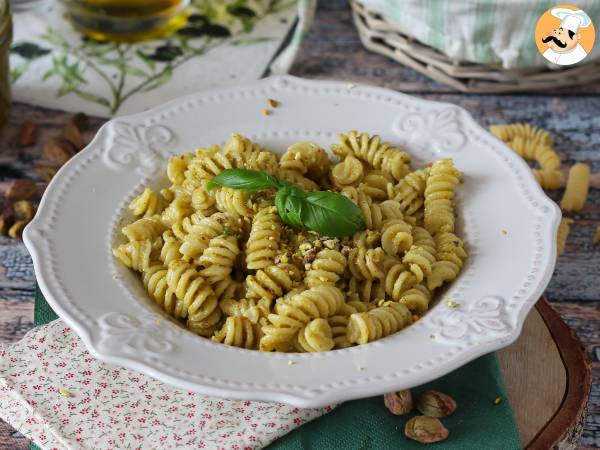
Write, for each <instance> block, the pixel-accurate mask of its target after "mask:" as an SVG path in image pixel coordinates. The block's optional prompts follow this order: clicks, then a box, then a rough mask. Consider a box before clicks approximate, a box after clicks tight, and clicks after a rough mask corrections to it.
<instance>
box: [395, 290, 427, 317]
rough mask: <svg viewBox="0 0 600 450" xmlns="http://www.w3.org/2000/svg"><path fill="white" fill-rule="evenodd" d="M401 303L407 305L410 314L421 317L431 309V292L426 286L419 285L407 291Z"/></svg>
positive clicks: (401, 298)
mask: <svg viewBox="0 0 600 450" xmlns="http://www.w3.org/2000/svg"><path fill="white" fill-rule="evenodd" d="M399 301H400V303H402V304H403V305H405V306H406V307H407V308H408V309H409V310H410V312H412V313H414V314H417V315H419V316H420V315H422V314H424V313H425V312H426V311H427V309H428V308H429V302H430V301H431V292H429V289H427V288H426V287H425V286H424V285H422V284H417V285H415V286H413V287H412V288H410V289H408V290H407V291H405V292H404V293H403V294H402V297H400V300H399Z"/></svg>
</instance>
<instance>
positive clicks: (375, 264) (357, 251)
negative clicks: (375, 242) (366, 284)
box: [348, 247, 385, 280]
mask: <svg viewBox="0 0 600 450" xmlns="http://www.w3.org/2000/svg"><path fill="white" fill-rule="evenodd" d="M383 259H384V251H383V249H382V248H381V247H377V248H370V249H365V248H354V249H352V250H350V253H349V254H348V267H349V268H350V272H351V273H352V275H353V276H354V277H355V278H357V279H359V280H372V279H374V278H379V279H381V278H383V277H384V276H385V274H384V272H383Z"/></svg>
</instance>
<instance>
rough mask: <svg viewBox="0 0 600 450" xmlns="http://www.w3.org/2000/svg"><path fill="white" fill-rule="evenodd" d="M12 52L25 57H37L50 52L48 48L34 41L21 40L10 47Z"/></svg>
mask: <svg viewBox="0 0 600 450" xmlns="http://www.w3.org/2000/svg"><path fill="white" fill-rule="evenodd" d="M10 52H11V53H14V54H16V55H19V56H21V57H22V58H25V59H36V58H39V57H41V56H44V55H47V54H48V53H50V50H49V49H47V48H43V47H40V46H39V45H37V44H35V43H33V42H19V43H18V44H14V45H13V46H12V47H11V48H10Z"/></svg>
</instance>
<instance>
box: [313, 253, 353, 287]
mask: <svg viewBox="0 0 600 450" xmlns="http://www.w3.org/2000/svg"><path fill="white" fill-rule="evenodd" d="M344 270H346V257H345V256H344V255H342V253H341V252H339V251H337V250H332V249H328V248H325V249H323V250H321V251H319V253H317V255H316V257H315V259H314V260H313V262H312V263H311V264H310V269H309V270H308V271H307V272H306V278H305V279H304V282H305V283H306V285H307V286H308V287H313V286H318V285H319V284H335V283H337V281H338V280H339V279H340V277H341V276H342V274H343V273H344Z"/></svg>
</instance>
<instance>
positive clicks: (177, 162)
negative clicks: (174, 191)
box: [167, 153, 193, 186]
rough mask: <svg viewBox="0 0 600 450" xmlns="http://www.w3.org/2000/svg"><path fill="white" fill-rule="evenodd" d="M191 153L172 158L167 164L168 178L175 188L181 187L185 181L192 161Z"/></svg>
mask: <svg viewBox="0 0 600 450" xmlns="http://www.w3.org/2000/svg"><path fill="white" fill-rule="evenodd" d="M192 156H193V155H192V154H191V153H185V154H183V155H178V156H172V157H171V158H169V161H168V162H167V178H169V181H170V182H171V183H173V184H174V185H175V186H181V185H182V184H183V182H184V181H185V171H186V169H187V166H188V164H189V162H190V161H191V159H192Z"/></svg>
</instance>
